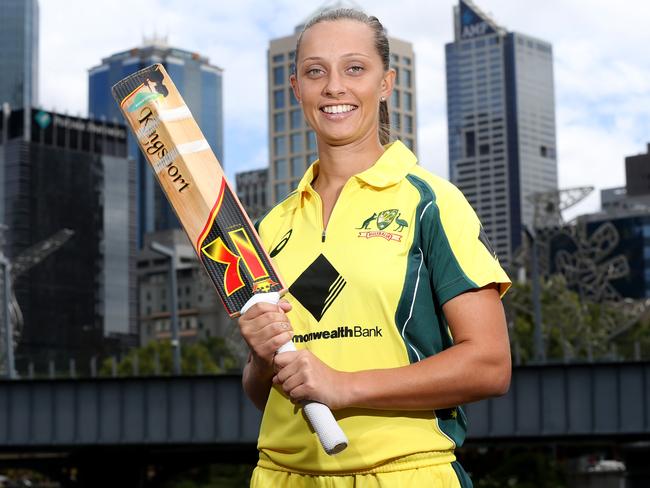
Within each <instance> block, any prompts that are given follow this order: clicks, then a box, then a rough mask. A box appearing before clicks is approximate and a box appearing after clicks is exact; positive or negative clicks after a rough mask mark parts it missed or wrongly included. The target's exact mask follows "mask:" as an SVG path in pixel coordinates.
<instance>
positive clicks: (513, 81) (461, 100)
mask: <svg viewBox="0 0 650 488" xmlns="http://www.w3.org/2000/svg"><path fill="white" fill-rule="evenodd" d="M454 27H455V29H454V32H455V35H454V42H450V43H448V44H447V45H446V46H445V52H446V64H447V121H448V130H449V175H450V179H451V180H452V182H454V183H455V184H456V185H457V186H458V187H459V188H460V189H461V190H462V191H463V193H464V194H465V196H466V197H467V199H468V200H469V201H470V203H471V204H472V206H473V207H474V209H475V210H476V211H477V213H478V215H479V217H480V218H481V222H482V223H483V226H484V227H485V230H486V232H487V234H488V235H489V237H490V239H491V240H492V243H493V245H494V247H495V249H496V251H497V254H498V255H499V258H500V259H501V261H502V263H503V264H508V263H509V262H510V260H511V258H512V255H513V253H514V252H515V250H516V249H517V248H518V247H519V245H520V243H521V235H522V234H521V233H522V230H523V228H522V226H523V225H525V226H529V227H530V226H532V223H533V203H532V201H530V200H529V197H530V196H531V195H532V194H534V193H537V192H545V191H551V190H556V189H557V186H558V182H557V156H556V140H555V95H554V90H553V51H552V48H551V45H550V44H549V43H548V42H545V41H542V40H539V39H535V38H533V37H530V36H527V35H524V34H519V33H515V32H507V31H506V30H505V29H503V28H502V27H500V26H499V25H497V24H496V22H494V21H493V20H492V19H491V18H490V17H488V16H487V15H486V14H484V13H483V12H481V11H480V10H479V9H478V7H476V5H474V4H473V3H472V2H470V1H468V0H461V1H460V2H459V5H458V6H457V7H454Z"/></svg>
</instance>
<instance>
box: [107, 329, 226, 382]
mask: <svg viewBox="0 0 650 488" xmlns="http://www.w3.org/2000/svg"><path fill="white" fill-rule="evenodd" d="M236 365H237V361H236V359H235V358H234V357H233V356H232V354H230V352H229V351H228V349H227V348H226V346H225V343H224V341H223V339H221V338H210V339H206V340H205V341H202V342H197V343H193V344H183V345H182V347H181V371H182V373H183V374H200V373H206V374H216V373H223V372H224V371H226V370H230V369H233V368H234V367H236ZM112 370H113V359H112V358H106V359H105V360H104V361H103V363H102V367H101V369H100V375H103V376H110V375H112ZM172 371H173V358H172V347H171V342H170V341H168V340H166V341H152V342H150V343H149V344H147V345H146V346H144V347H139V348H135V349H131V350H130V351H129V353H128V354H127V355H126V356H125V357H124V358H122V360H121V361H120V362H119V363H118V364H117V375H118V376H132V375H134V374H137V375H155V374H171V373H172Z"/></svg>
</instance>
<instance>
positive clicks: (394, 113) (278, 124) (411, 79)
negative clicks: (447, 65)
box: [267, 2, 417, 205]
mask: <svg viewBox="0 0 650 488" xmlns="http://www.w3.org/2000/svg"><path fill="white" fill-rule="evenodd" d="M334 7H345V5H343V4H341V3H340V2H339V3H337V4H336V5H334V6H333V7H329V8H334ZM351 7H352V8H355V7H357V6H355V5H351ZM319 12H320V10H319V11H316V12H314V14H313V15H312V16H315V15H316V14H318V13H319ZM312 16H310V17H309V18H311V17H312ZM307 20H308V19H306V20H305V22H306V21H307ZM305 22H301V23H300V24H299V25H297V26H296V28H295V30H294V33H293V34H292V35H290V36H287V37H281V38H278V39H273V40H271V43H270V45H269V49H268V51H267V66H268V107H269V111H268V113H269V120H268V123H269V185H270V187H269V197H270V198H269V204H270V205H274V204H275V203H277V202H278V201H280V200H282V199H283V198H284V197H285V196H286V195H287V194H288V193H289V192H290V191H292V190H293V189H295V188H296V186H297V185H298V182H299V181H300V178H301V177H302V175H303V174H304V172H305V170H306V169H307V167H308V166H309V165H310V164H311V163H312V162H313V161H314V160H315V159H316V158H317V152H318V148H317V145H316V137H315V134H314V131H312V130H311V129H310V128H309V126H308V125H307V124H306V122H305V120H304V117H303V115H302V109H301V107H300V105H299V103H298V101H297V100H296V98H295V97H294V96H293V91H292V89H291V85H290V84H289V76H290V75H291V73H292V72H293V69H294V55H295V52H294V50H295V48H296V41H297V39H298V35H299V34H300V32H301V31H302V29H303V26H304V24H305ZM388 40H389V43H390V51H391V67H392V68H394V69H395V70H396V71H397V78H396V80H395V88H394V90H393V95H392V98H391V100H389V101H388V102H389V103H388V108H389V111H390V122H391V137H392V138H393V139H400V140H401V141H402V142H403V143H404V144H406V146H408V147H409V148H410V149H412V150H413V151H414V152H415V151H417V134H416V128H417V111H416V96H415V54H414V52H413V46H412V45H411V43H409V42H405V41H402V40H400V39H396V38H393V37H389V39H388Z"/></svg>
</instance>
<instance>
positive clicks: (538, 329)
mask: <svg viewBox="0 0 650 488" xmlns="http://www.w3.org/2000/svg"><path fill="white" fill-rule="evenodd" d="M524 232H525V234H526V237H528V242H529V243H530V251H531V252H530V254H531V277H530V281H531V285H532V292H533V325H534V331H533V333H534V336H533V338H534V342H533V344H534V355H535V361H538V362H544V361H546V348H545V347H544V334H543V332H542V292H541V290H540V283H539V282H540V276H539V274H540V273H539V256H538V254H537V239H536V236H535V235H534V234H533V233H532V232H531V231H530V230H529V229H528V227H527V226H525V225H524Z"/></svg>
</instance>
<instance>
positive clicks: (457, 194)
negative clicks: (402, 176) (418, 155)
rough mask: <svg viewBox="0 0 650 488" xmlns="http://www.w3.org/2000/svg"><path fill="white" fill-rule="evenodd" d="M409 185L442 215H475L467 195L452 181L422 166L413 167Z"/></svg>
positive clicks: (409, 176)
mask: <svg viewBox="0 0 650 488" xmlns="http://www.w3.org/2000/svg"><path fill="white" fill-rule="evenodd" d="M406 179H407V180H408V181H409V183H410V184H411V185H413V186H415V187H416V188H417V189H418V191H419V192H420V196H421V198H422V199H423V200H425V201H426V203H428V202H429V201H430V202H431V203H432V205H433V206H434V207H435V209H437V210H438V212H439V213H440V214H457V213H461V214H462V213H466V212H470V213H471V214H474V211H473V210H472V208H471V206H470V204H469V202H468V201H467V199H466V198H465V195H463V193H462V192H461V191H460V190H459V189H458V188H457V187H456V186H455V185H454V184H453V183H451V182H450V181H448V180H446V179H444V178H442V177H441V176H438V175H436V174H433V173H431V172H430V171H428V170H426V169H424V168H422V167H421V166H415V167H413V168H412V169H411V170H410V171H409V173H408V174H407V175H406Z"/></svg>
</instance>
